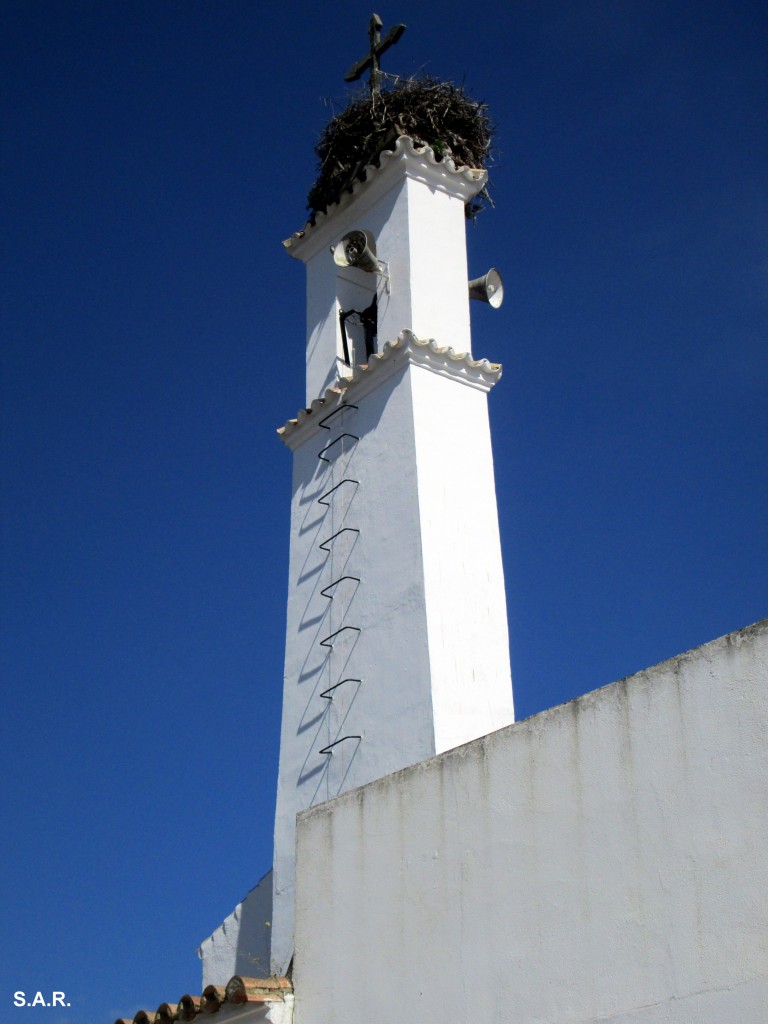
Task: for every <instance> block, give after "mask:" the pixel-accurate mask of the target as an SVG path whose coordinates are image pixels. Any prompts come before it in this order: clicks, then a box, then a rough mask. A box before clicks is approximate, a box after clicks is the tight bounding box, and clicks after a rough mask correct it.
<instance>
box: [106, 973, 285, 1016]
mask: <svg viewBox="0 0 768 1024" xmlns="http://www.w3.org/2000/svg"><path fill="white" fill-rule="evenodd" d="M292 993H293V985H292V984H291V982H290V981H289V980H288V978H244V977H241V976H240V975H239V974H236V975H234V977H232V978H230V979H229V981H228V982H227V984H226V985H208V987H207V988H206V989H205V991H204V992H203V994H202V995H201V996H191V995H183V996H182V997H181V999H180V1000H179V1001H178V1003H161V1004H160V1006H158V1008H157V1009H156V1010H154V1011H153V1010H139V1011H138V1012H137V1013H136V1015H135V1016H134V1018H133V1020H132V1021H130V1020H128V1019H127V1018H125V1017H120V1018H119V1019H118V1020H117V1021H115V1024H175V1022H176V1021H193V1020H194V1019H195V1018H196V1017H197V1016H199V1015H201V1014H207V1015H210V1014H215V1013H218V1012H219V1010H220V1009H221V1008H222V1007H225V1006H242V1005H243V1004H245V1003H250V1004H260V1003H261V1004H263V1003H282V1002H284V1001H285V997H286V996H287V995H291V994H292Z"/></svg>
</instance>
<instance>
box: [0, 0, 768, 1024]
mask: <svg viewBox="0 0 768 1024" xmlns="http://www.w3.org/2000/svg"><path fill="white" fill-rule="evenodd" d="M379 13H380V14H381V16H382V18H383V19H384V23H385V29H386V28H387V27H388V26H389V25H391V24H393V23H394V22H396V21H404V22H406V23H407V25H408V29H407V32H406V33H405V35H404V36H403V38H402V40H401V41H400V43H398V45H397V47H396V48H395V49H394V50H392V51H391V52H390V53H389V54H388V55H387V57H386V58H385V61H384V68H385V70H388V71H393V72H394V71H396V72H398V73H402V74H413V73H416V72H420V71H424V72H427V73H429V74H432V75H436V76H441V77H447V78H452V79H454V80H458V81H464V82H465V83H466V86H467V88H468V90H469V91H470V93H471V94H473V95H474V96H475V97H476V98H478V99H483V100H485V101H486V102H487V103H488V105H489V107H490V110H491V114H492V117H493V120H494V121H495V123H496V124H497V126H498V138H497V158H496V162H495V163H494V165H493V166H492V167H491V176H492V182H493V196H494V200H495V203H496V208H495V209H494V210H491V211H488V212H485V213H483V214H482V215H481V217H480V218H479V220H478V222H477V224H476V225H474V226H470V228H469V252H470V270H471V273H472V274H473V276H474V275H479V274H481V273H483V272H484V271H485V270H486V269H487V268H488V267H489V266H491V265H495V266H498V267H499V268H500V269H501V271H502V273H503V275H504V279H505V285H506V300H505V304H504V306H503V307H502V309H501V310H500V311H499V312H493V311H491V310H490V309H487V308H485V307H478V306H477V305H476V304H475V307H474V308H473V331H474V351H475V354H476V355H478V356H487V357H488V358H490V359H492V360H494V361H500V362H502V363H503V364H504V377H503V380H502V382H501V384H500V385H499V386H498V387H497V388H496V389H495V390H494V392H493V393H492V395H491V396H490V409H491V424H492V431H493V438H494V452H495V459H496V470H497V485H498V497H499V511H500V522H501V531H502V541H503V546H504V556H505V571H506V578H507V590H508V605H509V617H510V634H511V648H512V668H513V677H514V683H515V700H516V705H517V711H518V716H519V717H524V716H527V715H529V714H532V713H535V712H536V711H538V710H541V709H543V708H546V707H549V706H551V705H553V704H556V703H559V702H561V701H564V700H568V699H570V698H572V697H574V696H577V695H579V694H581V693H584V692H586V691H588V690H591V689H594V688H596V687H598V686H601V685H604V684H606V683H609V682H611V681H613V680H615V679H617V678H620V677H622V676H625V675H628V674H630V673H632V672H635V671H638V670H640V669H642V668H644V667H647V666H648V665H651V664H654V663H656V662H658V661H660V660H663V659H665V658H667V657H670V656H672V655H674V654H676V653H679V652H680V651H683V650H685V649H687V648H690V647H693V646H696V645H698V644H701V643H704V642H706V641H708V640H711V639H713V638H715V637H716V636H719V635H722V634H723V633H726V632H729V631H730V630H733V629H738V628H740V627H742V626H745V625H747V624H748V623H750V622H753V621H755V620H757V619H759V618H762V617H764V616H765V615H766V614H767V613H768V600H767V596H768V595H767V593H766V592H767V590H768V587H767V585H766V578H767V573H766V570H767V569H768V564H767V563H768V550H767V546H766V531H765V518H766V509H767V508H768V500H767V499H768V495H767V494H766V491H767V490H768V487H767V484H766V481H768V472H767V470H768V466H767V465H766V462H767V461H768V459H767V457H766V438H767V436H768V402H767V401H766V398H767V395H768V354H767V352H766V340H767V339H768V253H767V252H766V238H767V237H768V185H767V184H766V183H767V182H768V134H767V133H766V131H765V125H766V120H767V118H766V115H767V113H768V103H767V102H766V99H767V98H768V72H767V71H766V65H765V60H764V56H765V55H764V41H765V37H766V30H767V29H768V24H767V22H768V9H766V7H765V5H763V4H757V3H747V2H743V0H735V2H732V3H730V4H728V5H725V4H722V3H716V2H712V0H703V2H699V3H696V4H693V3H683V2H661V0H642V2H641V0H636V2H635V0H610V2H609V0H603V2H598V0H593V2H588V0H568V2H566V0H536V2H534V0H521V2H518V3H514V4H507V5H500V6H499V7H498V8H496V9H494V8H488V9H476V8H468V7H467V5H466V4H463V3H454V2H449V3H444V4H425V3H424V4H422V3H415V2H413V0H402V2H401V3H400V4H399V5H393V6H388V7H385V8H379ZM369 15H370V8H369V7H367V6H363V5H360V4H359V3H355V2H346V0H341V2H337V3H336V4H335V5H333V7H328V6H322V5H316V4H308V3H291V2H287V3H285V4H283V5H282V6H281V7H279V8H277V7H274V8H273V7H269V8H266V7H261V6H259V5H257V4H255V3H253V2H246V0H216V2H213V0H207V2H204V0H184V2H181V0H163V2H160V3H157V2H153V3H150V2H148V0H131V2H128V0H6V2H5V4H4V5H3V7H2V12H1V14H0V21H1V22H2V24H0V28H1V29H2V32H0V36H1V37H2V42H0V48H2V67H3V70H2V108H3V117H2V129H1V130H2V150H3V151H2V169H1V174H2V209H3V232H2V236H3V249H2V259H3V267H2V282H1V284H0V287H1V288H2V349H3V369H2V392H3V400H2V496H1V501H2V523H3V566H2V573H3V592H2V594H3V618H4V627H5V629H4V633H5V638H4V642H3V654H2V674H3V680H4V688H3V692H4V712H5V713H4V715H3V739H2V751H3V761H4V772H3V786H2V796H3V802H2V815H3V822H4V826H5V827H4V842H3V845H2V852H1V853H0V867H1V868H2V886H3V891H2V904H1V905H2V908H3V914H2V927H3V933H2V948H3V958H2V964H1V965H0V1024H4V1022H5V1021H11V1020H14V1019H16V1016H17V1015H19V1014H22V1012H23V1013H25V1014H26V1016H27V1017H29V1016H30V1015H36V1017H37V1019H44V1020H45V1021H46V1024H65V1022H67V1021H74V1020H76V1019H77V1020H85V1019H88V1020H101V1021H105V1022H108V1021H111V1020H113V1019H114V1018H115V1017H116V1016H118V1015H132V1014H133V1013H134V1012H135V1011H136V1009H138V1008H139V1007H142V1006H143V1007H147V1008H154V1007H156V1006H157V1005H158V1004H159V1003H160V1002H162V1001H164V1000H169V1001H175V1000H176V999H177V998H178V997H179V996H180V995H182V994H183V993H184V992H188V991H191V992H197V991H199V988H200V980H199V963H198V961H197V959H196V957H195V954H194V948H195V946H196V945H197V943H198V942H199V941H200V940H202V939H203V938H205V936H206V935H208V934H209V933H210V932H211V931H212V930H213V929H214V928H215V927H216V925H217V924H218V923H219V922H220V920H221V919H222V918H223V917H224V916H225V915H226V914H227V913H228V912H229V911H230V910H231V909H232V907H233V906H234V904H235V903H236V902H237V901H238V900H239V899H240V898H241V897H242V896H243V895H244V893H245V892H246V891H247V890H248V889H249V888H250V887H251V886H252V885H253V884H254V883H255V881H256V880H257V879H258V877H259V876H260V875H261V874H262V873H263V872H264V871H265V870H266V869H267V868H268V867H269V864H270V858H271V831H272V818H273V814H274V794H275V782H276V766H277V738H278V728H279V715H280V695H281V687H282V659H283V645H284V607H285V600H286V592H287V585H288V579H287V554H288V552H287V539H288V506H289V496H290V475H289V474H290V455H289V453H288V451H287V450H286V449H284V448H283V446H282V445H281V444H280V443H279V441H278V440H277V438H276V435H275V428H276V427H277V426H278V425H280V424H281V423H283V422H284V421H285V420H286V419H287V418H288V417H290V416H292V415H294V414H295V412H296V410H297V408H298V407H299V406H300V405H301V404H302V401H303V342H304V280H303V268H302V267H301V266H300V265H299V264H298V263H295V262H293V261H291V260H290V259H289V258H288V257H287V256H286V255H285V254H284V253H283V251H282V246H281V244H280V243H281V240H282V239H283V238H285V237H287V236H288V235H289V234H290V233H291V232H292V231H295V230H297V229H298V228H300V227H301V226H302V224H303V222H304V219H305V211H304V202H305V196H306V192H307V189H308V188H309V186H310V184H311V183H312V180H313V178H314V170H315V168H314V156H313V152H312V147H313V143H314V139H315V137H316V134H317V132H318V131H319V129H320V128H321V126H322V125H323V123H324V121H325V120H326V119H327V118H328V116H329V115H330V113H331V112H332V110H333V109H336V108H338V107H339V106H340V105H341V104H343V101H344V95H345V93H344V84H343V81H342V79H343V75H344V72H345V71H346V69H347V67H348V66H349V65H350V64H351V63H352V62H353V61H354V60H355V59H356V58H357V57H359V56H361V54H362V53H363V51H364V49H365V47H366V44H367V37H366V26H367V21H368V17H369ZM403 326H407V325H403ZM393 500H396V499H393ZM17 989H24V990H26V991H28V992H33V991H35V990H37V989H42V990H52V989H56V990H64V991H66V993H67V997H68V1000H69V1001H71V1003H72V1007H71V1008H70V1009H69V1010H58V1009H42V1008H35V1009H29V1010H25V1011H22V1010H20V1009H14V1008H13V1006H12V993H13V992H14V991H16V990H17Z"/></svg>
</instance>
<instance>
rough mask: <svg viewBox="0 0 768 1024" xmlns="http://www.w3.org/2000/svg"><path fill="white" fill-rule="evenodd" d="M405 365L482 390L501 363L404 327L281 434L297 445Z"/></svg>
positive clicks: (489, 384) (498, 374)
mask: <svg viewBox="0 0 768 1024" xmlns="http://www.w3.org/2000/svg"><path fill="white" fill-rule="evenodd" d="M406 365H416V366H423V367H425V368H426V369H428V370H431V371H433V372H435V373H439V374H440V375H441V376H445V377H450V378H452V379H454V380H456V381H458V382H460V383H462V384H467V385H469V386H470V387H474V388H477V389H479V390H481V391H490V390H491V388H492V387H493V386H494V384H496V383H498V381H499V379H500V377H501V364H500V363H491V362H489V361H488V360H487V359H473V358H472V356H471V355H470V354H469V353H468V352H455V351H454V350H453V349H452V348H450V347H449V346H447V345H446V346H441V345H438V343H437V342H436V341H435V340H434V339H433V338H430V339H427V340H421V339H419V338H417V337H416V335H415V334H414V333H413V331H409V330H404V331H401V332H400V334H399V335H398V336H397V338H395V340H394V341H388V342H386V344H385V345H384V348H383V349H382V351H381V352H376V353H374V354H373V356H371V361H370V362H369V363H367V364H365V365H363V366H356V367H355V368H354V369H353V371H352V375H351V376H350V377H343V378H342V379H341V380H338V381H337V382H336V384H334V385H333V387H330V388H328V390H327V391H326V392H325V394H324V395H321V396H320V397H319V398H316V399H315V400H314V401H313V402H312V404H311V405H310V407H309V408H308V409H300V410H299V412H298V413H297V414H296V416H295V417H294V418H293V419H290V420H288V421H287V422H286V423H285V424H284V425H283V426H282V427H278V429H277V433H278V436H279V437H280V439H281V441H284V442H285V443H286V444H287V445H288V447H289V448H295V447H297V446H298V445H299V444H300V443H301V442H302V441H303V440H304V438H305V436H306V435H307V434H310V433H314V431H315V430H316V429H317V428H318V426H319V425H320V421H321V420H322V419H323V418H324V417H326V416H328V415H329V414H330V413H333V412H334V411H335V410H336V409H337V408H340V407H341V406H343V405H349V404H351V403H353V402H354V400H355V399H356V398H361V397H362V396H363V395H364V394H366V393H367V392H368V391H369V390H370V389H371V386H372V385H373V386H375V383H376V382H377V381H378V380H379V379H381V380H385V379H387V377H389V376H390V374H391V373H393V372H395V371H396V370H397V369H399V368H400V367H403V366H406Z"/></svg>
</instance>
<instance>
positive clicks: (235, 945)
mask: <svg viewBox="0 0 768 1024" xmlns="http://www.w3.org/2000/svg"><path fill="white" fill-rule="evenodd" d="M271 927H272V871H271V870H270V871H268V872H267V873H266V875H264V877H263V878H261V879H260V880H259V882H258V883H257V884H256V885H255V886H254V887H253V889H251V890H250V892H248V894H247V895H246V896H245V898H244V899H242V900H241V901H240V902H239V903H238V904H237V906H236V907H235V909H234V910H233V911H232V913H231V914H229V916H228V917H226V918H225V920H224V921H222V923H221V924H220V925H219V927H218V928H217V929H216V931H215V932H213V934H212V935H209V936H208V938H207V939H205V940H204V941H203V942H201V943H200V947H199V948H198V950H197V955H198V956H199V957H200V959H201V960H202V962H203V988H205V987H206V986H208V985H226V984H227V982H228V981H229V979H230V978H231V977H233V976H234V975H235V974H239V975H240V976H242V977H246V978H253V977H256V978H263V977H267V976H268V975H269V973H270V961H269V955H270V935H271Z"/></svg>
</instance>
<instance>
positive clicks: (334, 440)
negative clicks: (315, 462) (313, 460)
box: [317, 432, 360, 462]
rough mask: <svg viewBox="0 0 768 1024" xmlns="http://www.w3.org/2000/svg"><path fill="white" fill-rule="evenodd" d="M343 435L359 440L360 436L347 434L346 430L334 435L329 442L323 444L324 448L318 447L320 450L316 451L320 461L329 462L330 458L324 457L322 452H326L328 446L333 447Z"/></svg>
mask: <svg viewBox="0 0 768 1024" xmlns="http://www.w3.org/2000/svg"><path fill="white" fill-rule="evenodd" d="M345 437H351V438H352V440H353V441H359V440H360V438H359V437H357V436H356V435H355V434H347V433H346V432H345V433H343V434H339V436H338V437H334V439H333V440H332V441H331V443H330V444H327V445H326V446H325V448H321V449H320V451H319V452H318V453H317V457H318V459H320V461H321V462H330V461H331V460H330V459H326V457H325V456H324V455H323V452H327V451H328V449H329V448H333V446H334V445H335V444H338V443H339V441H341V440H342V439H343V438H345Z"/></svg>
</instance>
